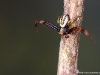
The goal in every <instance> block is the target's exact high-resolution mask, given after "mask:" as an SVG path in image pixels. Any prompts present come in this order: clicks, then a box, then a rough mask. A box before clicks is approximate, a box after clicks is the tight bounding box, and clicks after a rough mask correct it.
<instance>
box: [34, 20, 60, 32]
mask: <svg viewBox="0 0 100 75" xmlns="http://www.w3.org/2000/svg"><path fill="white" fill-rule="evenodd" d="M38 23H40V24H45V25H47V26H49V27H50V28H52V29H54V30H56V31H57V32H59V31H60V27H58V26H55V25H53V24H52V23H50V22H49V21H46V20H37V21H35V23H34V24H35V28H36V30H38V29H37V24H38Z"/></svg>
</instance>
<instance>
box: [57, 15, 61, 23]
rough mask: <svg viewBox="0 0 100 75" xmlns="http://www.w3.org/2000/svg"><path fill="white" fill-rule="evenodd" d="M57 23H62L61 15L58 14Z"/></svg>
mask: <svg viewBox="0 0 100 75" xmlns="http://www.w3.org/2000/svg"><path fill="white" fill-rule="evenodd" d="M57 23H58V24H59V23H60V16H58V19H57Z"/></svg>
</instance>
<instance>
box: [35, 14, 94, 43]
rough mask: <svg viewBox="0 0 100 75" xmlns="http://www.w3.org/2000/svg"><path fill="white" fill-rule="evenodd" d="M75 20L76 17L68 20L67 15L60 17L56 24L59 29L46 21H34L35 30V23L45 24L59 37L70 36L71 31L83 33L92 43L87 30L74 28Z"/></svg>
mask: <svg viewBox="0 0 100 75" xmlns="http://www.w3.org/2000/svg"><path fill="white" fill-rule="evenodd" d="M76 20H77V17H74V18H72V19H70V17H69V15H68V14H67V15H65V14H63V15H62V16H61V17H58V20H57V23H58V24H60V27H58V26H55V25H54V24H52V23H50V22H49V21H47V20H37V21H35V28H36V30H38V29H37V23H40V24H45V25H47V26H49V27H50V28H52V29H54V30H55V31H57V32H58V33H59V34H60V35H67V34H71V33H72V32H73V31H76V32H81V33H84V34H85V35H86V36H87V37H88V38H89V39H90V40H91V41H92V42H94V39H93V38H92V37H91V36H90V34H89V33H88V32H87V30H85V29H83V28H81V27H77V26H75V25H74V24H73V23H74V22H75V21H76Z"/></svg>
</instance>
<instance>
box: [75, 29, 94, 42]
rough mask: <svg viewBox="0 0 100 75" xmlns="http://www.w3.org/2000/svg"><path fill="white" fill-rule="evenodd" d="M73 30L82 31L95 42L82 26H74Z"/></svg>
mask: <svg viewBox="0 0 100 75" xmlns="http://www.w3.org/2000/svg"><path fill="white" fill-rule="evenodd" d="M74 30H76V31H78V32H81V33H84V34H85V35H86V36H87V37H88V38H89V39H90V40H91V41H92V42H95V41H94V39H93V38H92V37H91V35H90V34H89V33H88V31H87V30H85V29H82V28H78V27H74Z"/></svg>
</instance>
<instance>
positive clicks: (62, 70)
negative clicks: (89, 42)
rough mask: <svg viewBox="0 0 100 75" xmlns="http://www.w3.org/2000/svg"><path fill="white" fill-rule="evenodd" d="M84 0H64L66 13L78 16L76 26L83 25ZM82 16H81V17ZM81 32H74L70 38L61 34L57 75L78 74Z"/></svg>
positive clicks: (71, 16)
mask: <svg viewBox="0 0 100 75" xmlns="http://www.w3.org/2000/svg"><path fill="white" fill-rule="evenodd" d="M83 3H84V0H64V14H69V16H70V18H71V19H72V18H73V17H77V20H76V21H75V23H74V24H75V25H76V26H81V21H82V16H83ZM79 16H80V17H79ZM78 47H79V33H77V32H73V33H72V34H69V37H68V38H65V35H63V36H61V41H60V50H59V61H58V71H57V75H77V73H78V69H77V60H78Z"/></svg>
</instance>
